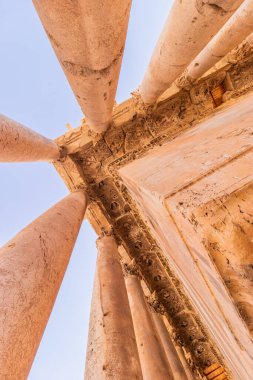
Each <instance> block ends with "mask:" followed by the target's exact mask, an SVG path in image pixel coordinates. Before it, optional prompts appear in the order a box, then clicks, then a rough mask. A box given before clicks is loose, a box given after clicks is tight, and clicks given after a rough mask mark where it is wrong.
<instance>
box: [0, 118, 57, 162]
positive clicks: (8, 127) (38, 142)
mask: <svg viewBox="0 0 253 380" xmlns="http://www.w3.org/2000/svg"><path fill="white" fill-rule="evenodd" d="M59 157H60V150H59V147H58V146H57V144H56V143H55V142H54V141H52V140H49V139H47V138H46V137H43V136H41V135H40V134H38V133H36V132H34V131H32V130H31V129H29V128H27V127H25V126H23V125H22V124H19V123H17V122H16V121H14V120H12V119H9V118H8V117H6V116H4V115H0V162H24V161H53V160H57V159H58V158H59Z"/></svg>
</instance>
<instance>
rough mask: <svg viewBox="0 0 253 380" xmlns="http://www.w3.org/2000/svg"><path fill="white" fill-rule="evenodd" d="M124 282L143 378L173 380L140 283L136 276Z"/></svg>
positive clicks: (127, 278)
mask: <svg viewBox="0 0 253 380" xmlns="http://www.w3.org/2000/svg"><path fill="white" fill-rule="evenodd" d="M125 281H126V287H127V293H128V298H129V304H130V309H131V313H132V318H133V324H134V332H135V336H136V342H137V347H138V351H139V357H140V362H141V369H142V374H143V378H144V379H145V380H154V379H156V380H164V379H167V380H173V379H174V377H173V374H172V371H171V368H170V366H169V363H168V360H167V357H166V354H165V351H164V348H163V346H162V342H161V340H160V338H159V335H158V333H157V330H156V327H155V324H154V321H153V318H152V315H151V313H150V310H149V307H148V305H147V303H146V300H145V296H144V293H143V290H142V287H141V283H140V281H139V279H138V277H136V276H127V277H126V279H125Z"/></svg>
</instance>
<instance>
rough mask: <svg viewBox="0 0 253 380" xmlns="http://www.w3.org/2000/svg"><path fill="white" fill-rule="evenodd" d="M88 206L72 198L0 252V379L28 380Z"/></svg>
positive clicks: (81, 196)
mask: <svg viewBox="0 0 253 380" xmlns="http://www.w3.org/2000/svg"><path fill="white" fill-rule="evenodd" d="M86 205H87V201H86V195H85V193H83V192H82V191H79V192H75V193H72V194H70V195H68V196H67V197H66V198H64V199H63V200H62V201H60V202H59V203H57V204H56V205H55V206H53V207H52V208H51V209H49V210H48V211H46V212H45V213H44V214H43V215H41V216H40V217H39V218H38V219H36V220H35V221H34V222H32V223H31V224H30V225H28V226H27V227H25V228H24V229H23V230H22V231H21V232H20V233H18V234H17V235H16V236H15V237H14V238H13V239H12V240H10V241H9V242H8V243H6V244H5V245H4V246H3V247H2V248H1V249H0V274H1V276H0V325H1V329H0V378H1V379H3V380H25V379H27V376H28V373H29V370H30V367H31V365H32V362H33V359H34V356H35V354H36V351H37V349H38V346H39V343H40V340H41V337H42V334H43V332H44V329H45V327H46V324H47V321H48V318H49V316H50V313H51V311H52V308H53V305H54V302H55V299H56V296H57V293H58V290H59V288H60V285H61V282H62V279H63V276H64V273H65V271H66V268H67V265H68V262H69V259H70V256H71V252H72V249H73V247H74V244H75V241H76V238H77V235H78V231H79V228H80V226H81V223H82V220H83V217H84V213H85V209H86Z"/></svg>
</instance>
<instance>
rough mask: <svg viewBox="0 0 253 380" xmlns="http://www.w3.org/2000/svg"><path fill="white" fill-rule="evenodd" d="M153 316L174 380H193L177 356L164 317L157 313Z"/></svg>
mask: <svg viewBox="0 0 253 380" xmlns="http://www.w3.org/2000/svg"><path fill="white" fill-rule="evenodd" d="M152 316H153V319H154V323H155V326H156V330H157V332H158V334H159V337H160V339H161V342H162V345H163V347H164V350H165V353H166V355H167V359H168V362H169V364H170V367H171V370H172V373H173V376H174V379H175V380H191V379H189V378H188V376H187V374H186V373H185V370H184V367H183V365H182V363H181V361H180V358H179V356H178V354H177V351H176V349H175V346H174V344H173V342H172V339H171V337H170V335H169V333H168V330H167V329H166V327H165V324H164V322H163V317H162V315H161V314H159V313H157V312H156V311H155V312H153V313H152Z"/></svg>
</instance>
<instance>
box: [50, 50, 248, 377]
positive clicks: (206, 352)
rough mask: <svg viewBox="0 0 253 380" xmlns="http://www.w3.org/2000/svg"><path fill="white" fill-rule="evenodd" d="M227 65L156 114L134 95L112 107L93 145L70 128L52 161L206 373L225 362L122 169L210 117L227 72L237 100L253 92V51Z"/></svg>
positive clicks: (170, 100)
mask: <svg viewBox="0 0 253 380" xmlns="http://www.w3.org/2000/svg"><path fill="white" fill-rule="evenodd" d="M225 66H226V67H225V68H223V67H222V68H221V69H220V70H218V71H217V72H213V73H212V74H211V75H208V77H206V78H202V79H201V82H199V83H198V84H197V85H196V86H194V87H192V88H191V89H190V91H186V90H180V91H179V92H176V93H174V94H173V95H172V97H170V98H168V99H164V98H163V100H162V101H160V102H158V103H157V105H156V108H155V109H153V108H152V112H150V109H148V110H143V108H140V107H139V106H138V104H137V103H138V102H137V103H136V98H135V99H134V100H129V101H127V102H125V103H124V104H123V105H121V106H119V108H120V110H118V108H117V109H116V110H115V115H114V117H113V124H114V126H113V127H111V128H109V129H108V130H107V131H106V133H105V134H104V136H102V137H101V138H100V140H99V141H97V142H96V143H95V144H94V143H93V141H92V140H91V139H90V140H89V139H87V134H85V133H86V132H85V131H84V130H82V128H79V129H78V130H76V131H75V132H73V131H72V132H71V141H70V142H68V139H67V138H66V136H65V138H61V139H59V140H61V142H64V144H65V145H66V149H67V151H68V152H72V154H71V156H68V157H67V158H66V159H64V160H63V161H62V162H57V163H55V166H56V169H57V170H58V171H59V173H60V175H61V176H62V177H63V178H64V181H65V182H66V183H67V185H68V186H69V188H70V190H71V191H73V190H74V189H76V188H79V187H80V186H87V192H88V194H89V196H90V199H91V201H92V203H91V205H90V211H89V213H90V215H91V216H92V220H93V222H94V225H96V228H97V230H99V231H100V232H101V231H103V230H104V231H107V230H109V229H111V228H113V231H114V233H115V237H116V239H117V240H118V242H119V243H120V244H122V245H123V246H124V248H125V250H126V251H127V252H128V254H129V256H130V258H131V259H134V266H136V267H137V268H138V272H139V273H140V275H141V276H142V278H143V280H144V281H145V283H146V285H147V287H148V288H149V290H150V292H151V293H154V292H155V297H156V299H157V301H156V302H158V303H159V305H161V308H164V312H165V313H166V316H167V317H168V319H169V321H170V323H171V326H173V328H174V334H175V335H176V336H177V340H178V341H180V342H181V345H182V346H183V347H184V349H185V350H186V351H187V352H188V353H189V354H190V355H191V358H192V360H193V361H194V365H195V367H196V368H198V369H199V370H200V371H202V374H203V370H204V369H206V368H207V367H209V366H210V365H212V364H215V363H217V362H220V363H221V362H222V359H221V357H220V355H219V353H217V352H216V349H215V347H214V345H213V343H212V340H211V339H210V337H209V336H208V333H207V332H206V331H205V328H204V327H203V325H202V323H201V322H200V321H199V319H198V316H197V315H196V313H195V311H194V309H193V307H192V305H191V304H190V302H189V300H188V298H187V297H186V295H185V293H184V291H183V290H182V288H181V286H180V284H179V281H178V280H177V279H176V278H175V276H174V274H173V273H172V271H171V269H170V267H169V264H168V262H167V260H166V258H165V256H164V255H163V253H162V251H161V250H160V249H159V247H158V246H157V243H156V241H155V240H154V238H153V237H152V235H151V234H150V231H149V229H148V228H147V225H146V223H145V221H144V220H143V219H142V217H141V215H140V214H139V212H138V209H137V207H136V204H135V203H134V201H133V199H132V198H131V196H130V194H129V192H128V191H127V189H126V187H125V186H124V185H123V184H122V182H121V178H120V177H119V175H118V168H119V167H120V166H122V165H125V164H126V163H127V162H131V161H132V160H134V159H135V158H137V157H140V156H141V155H143V154H145V153H146V152H147V151H148V150H150V149H153V148H154V147H155V146H158V145H161V144H163V143H164V142H165V141H168V140H171V139H173V138H175V137H176V136H178V135H179V134H180V133H182V132H183V131H185V130H186V129H188V128H191V127H192V126H193V125H194V124H195V123H197V122H199V121H200V120H201V119H203V118H205V117H207V116H208V115H211V114H212V113H213V112H214V107H213V101H212V98H211V96H210V89H212V88H213V87H215V86H217V84H219V83H221V81H223V80H224V78H225V76H224V75H226V71H227V72H229V75H230V79H231V82H232V84H233V87H234V88H235V91H231V92H232V94H231V98H232V99H233V98H236V97H238V96H240V95H243V94H244V93H246V92H247V91H249V90H250V89H253V79H252V78H253V53H252V54H251V55H250V56H247V57H246V58H245V60H243V61H241V62H240V63H239V64H237V65H236V66H232V65H227V63H226V64H225ZM242 73H243V75H242ZM137 98H138V97H137ZM137 100H138V99H137ZM138 101H139V100H138ZM131 107H132V108H131ZM144 111H145V112H144ZM147 111H148V112H147ZM84 135H85V136H84ZM78 139H80V141H82V143H81V144H80V146H81V148H80V149H77V146H78V145H77V140H78ZM64 144H62V145H64ZM71 144H72V145H71ZM73 146H74V148H73ZM94 204H95V205H96V206H95V208H94ZM97 208H98V209H99V213H100V214H101V215H102V216H103V217H101V218H99V221H97V220H96V217H95V214H97V213H98V211H94V210H96V209H97ZM101 220H104V222H101ZM103 223H104V224H105V225H104V226H103V225H102V224H103ZM159 307H160V306H159Z"/></svg>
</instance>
